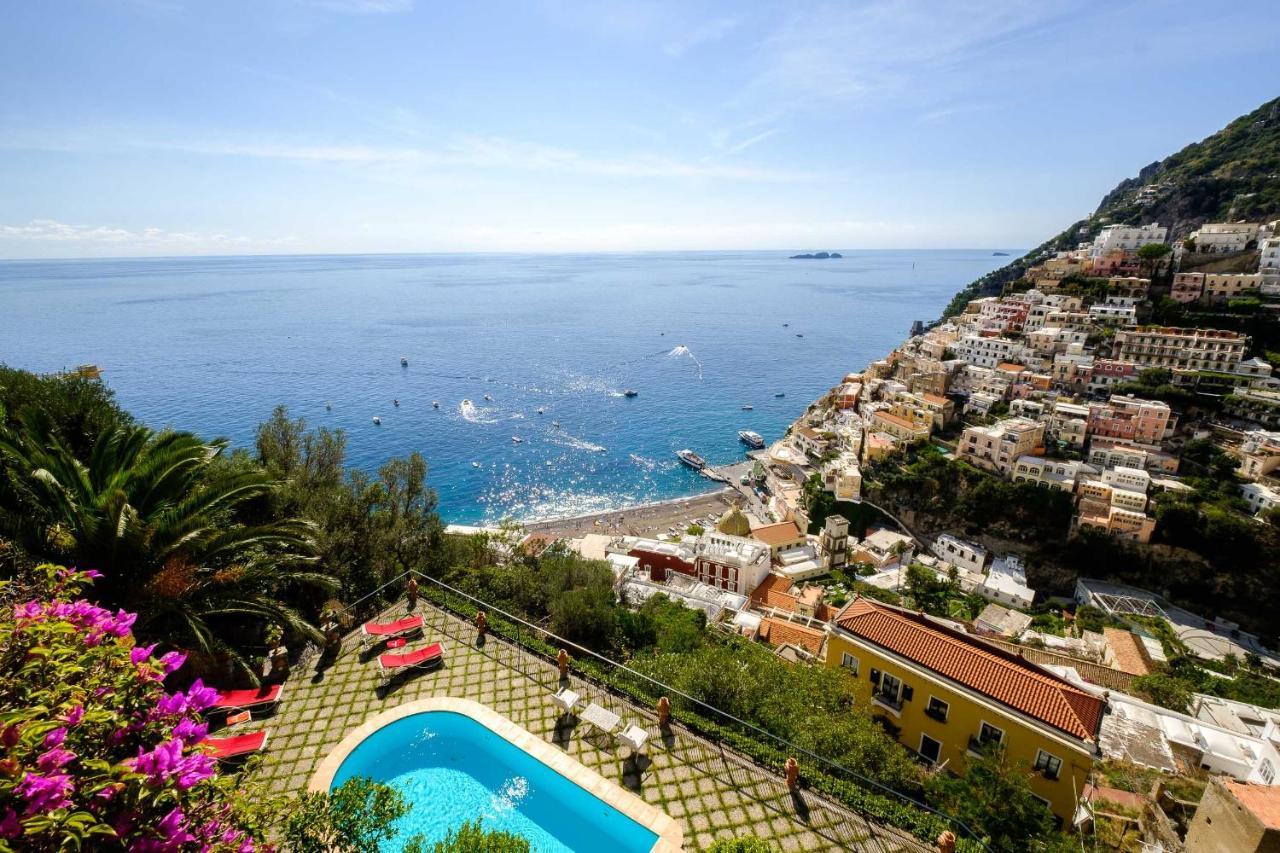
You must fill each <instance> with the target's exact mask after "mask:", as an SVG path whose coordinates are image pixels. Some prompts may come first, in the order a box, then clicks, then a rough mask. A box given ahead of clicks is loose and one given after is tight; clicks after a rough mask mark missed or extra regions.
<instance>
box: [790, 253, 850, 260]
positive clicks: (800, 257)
mask: <svg viewBox="0 0 1280 853" xmlns="http://www.w3.org/2000/svg"><path fill="white" fill-rule="evenodd" d="M842 257H844V256H843V255H841V254H840V253H839V252H813V253H811V254H804V255H792V256H791V260H793V261H825V260H827V259H829V258H842Z"/></svg>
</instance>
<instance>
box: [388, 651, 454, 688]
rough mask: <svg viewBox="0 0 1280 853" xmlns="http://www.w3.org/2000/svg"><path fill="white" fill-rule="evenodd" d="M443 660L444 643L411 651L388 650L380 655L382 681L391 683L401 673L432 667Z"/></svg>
mask: <svg viewBox="0 0 1280 853" xmlns="http://www.w3.org/2000/svg"><path fill="white" fill-rule="evenodd" d="M443 661H444V645H443V644H441V643H432V644H431V645H429V646H427V647H426V648H422V649H414V650H413V651H411V652H403V653H392V652H388V653H386V654H381V655H378V669H380V670H381V671H382V683H383V684H390V683H391V679H393V678H395V677H396V676H397V675H400V674H401V673H407V672H417V671H419V670H423V669H430V668H431V667H433V666H436V665H438V664H440V663H442V662H443Z"/></svg>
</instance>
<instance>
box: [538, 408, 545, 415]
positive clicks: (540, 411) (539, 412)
mask: <svg viewBox="0 0 1280 853" xmlns="http://www.w3.org/2000/svg"><path fill="white" fill-rule="evenodd" d="M538 414H540V415H541V414H545V413H544V412H543V411H542V408H541V407H539V408H538Z"/></svg>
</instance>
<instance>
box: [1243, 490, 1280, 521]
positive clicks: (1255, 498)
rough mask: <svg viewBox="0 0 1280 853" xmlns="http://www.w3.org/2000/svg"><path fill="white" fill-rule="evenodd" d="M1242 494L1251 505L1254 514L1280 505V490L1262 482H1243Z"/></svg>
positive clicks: (1250, 508) (1250, 509)
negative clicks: (1277, 490)
mask: <svg viewBox="0 0 1280 853" xmlns="http://www.w3.org/2000/svg"><path fill="white" fill-rule="evenodd" d="M1240 496H1241V497H1243V498H1244V502H1245V503H1247V504H1248V505H1249V512H1251V513H1253V514H1254V515H1257V514H1258V513H1260V512H1262V511H1263V510H1268V509H1271V508H1272V507H1274V506H1277V505H1280V492H1276V490H1275V489H1273V488H1270V487H1269V486H1264V485H1262V484H1261V483H1243V484H1241V486H1240Z"/></svg>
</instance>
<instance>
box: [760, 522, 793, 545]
mask: <svg viewBox="0 0 1280 853" xmlns="http://www.w3.org/2000/svg"><path fill="white" fill-rule="evenodd" d="M802 536H803V534H802V533H801V532H800V525H798V524H796V523H795V522H794V521H782V522H779V523H778V524H766V525H765V526H764V527H757V528H755V529H754V530H752V531H751V538H752V539H758V540H760V541H761V542H763V543H764V544H766V545H781V544H782V543H783V542H791V541H793V540H796V539H800V538H802Z"/></svg>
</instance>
